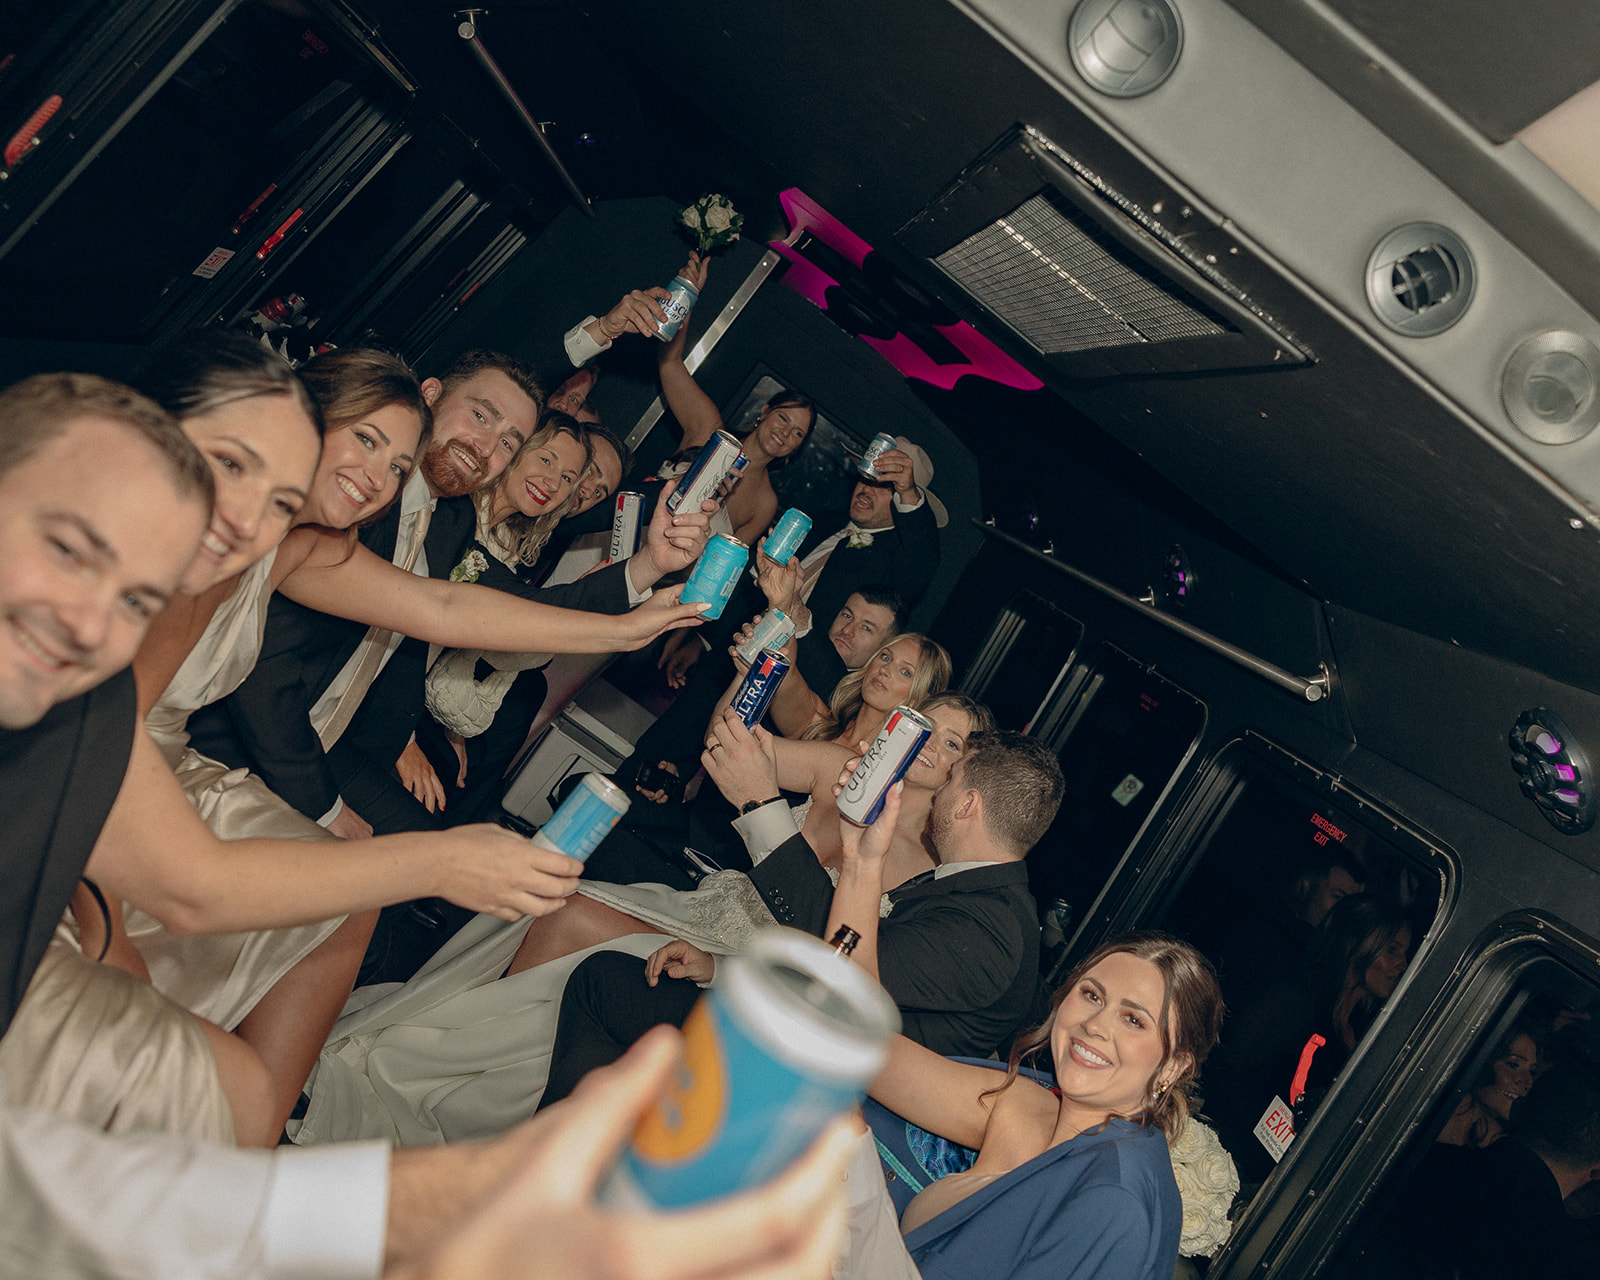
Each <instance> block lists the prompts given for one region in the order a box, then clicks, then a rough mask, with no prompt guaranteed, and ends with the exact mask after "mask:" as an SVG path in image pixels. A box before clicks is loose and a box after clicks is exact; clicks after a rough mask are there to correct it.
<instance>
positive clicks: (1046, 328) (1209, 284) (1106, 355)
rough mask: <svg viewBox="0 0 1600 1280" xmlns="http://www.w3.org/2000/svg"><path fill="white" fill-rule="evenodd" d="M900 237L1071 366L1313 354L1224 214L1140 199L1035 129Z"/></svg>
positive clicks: (1128, 367)
mask: <svg viewBox="0 0 1600 1280" xmlns="http://www.w3.org/2000/svg"><path fill="white" fill-rule="evenodd" d="M1141 177H1142V181H1143V182H1144V183H1145V184H1146V185H1147V184H1148V181H1149V179H1148V175H1141ZM1180 233H1181V234H1180ZM897 239H898V241H899V243H900V244H901V245H902V246H903V247H904V248H906V249H907V250H909V251H911V252H913V253H915V254H917V255H919V256H921V257H923V258H925V259H927V260H928V261H929V262H931V263H932V264H933V265H934V266H935V267H937V268H938V269H939V270H940V271H941V272H942V273H943V274H944V276H945V278H946V279H947V280H949V281H950V282H951V283H953V284H954V285H956V286H958V287H959V288H960V289H961V290H962V291H963V292H964V293H965V294H966V295H967V296H968V297H969V298H971V299H972V300H973V301H975V302H976V303H978V304H979V305H980V306H981V307H982V308H983V309H984V310H985V311H987V312H989V313H990V314H992V315H993V316H995V317H996V318H998V319H999V320H1000V321H1002V322H1003V323H1004V324H1006V325H1007V326H1009V327H1010V328H1011V330H1012V331H1013V332H1014V333H1015V334H1016V335H1017V337H1018V338H1020V339H1021V340H1022V341H1023V342H1024V343H1026V344H1027V345H1028V346H1029V347H1031V348H1032V349H1033V350H1034V351H1035V352H1037V353H1038V354H1039V355H1041V356H1043V357H1045V358H1046V359H1047V360H1048V361H1049V362H1050V363H1051V364H1052V365H1053V366H1055V368H1056V369H1057V370H1058V371H1059V372H1061V373H1063V374H1066V375H1067V376H1070V377H1110V376H1117V375H1120V374H1146V373H1178V372H1194V371H1199V370H1212V369H1244V368H1256V367H1260V366H1263V365H1296V364H1302V363H1304V362H1306V361H1308V360H1309V359H1310V353H1309V352H1308V351H1306V349H1305V348H1304V347H1303V346H1301V345H1300V344H1299V343H1298V342H1296V341H1295V339H1294V338H1293V337H1292V336H1291V335H1290V334H1289V333H1288V332H1287V330H1286V329H1285V328H1284V326H1282V325H1281V324H1279V323H1278V322H1277V321H1276V320H1274V319H1273V318H1272V317H1271V316H1269V315H1267V314H1266V313H1265V312H1264V311H1263V310H1262V309H1261V308H1260V306H1259V305H1257V304H1256V303H1255V302H1254V301H1253V300H1252V298H1251V296H1250V294H1249V291H1248V290H1247V289H1246V288H1245V287H1244V286H1243V285H1242V284H1240V283H1238V282H1237V281H1236V280H1235V279H1233V278H1232V273H1233V272H1234V271H1243V270H1255V271H1259V270H1260V269H1261V267H1260V264H1259V263H1256V262H1255V261H1254V260H1253V259H1251V258H1250V257H1249V256H1248V255H1247V254H1245V253H1244V252H1243V251H1242V250H1241V249H1240V247H1239V246H1238V245H1237V244H1236V243H1235V242H1234V241H1233V240H1232V238H1231V236H1229V235H1228V233H1227V231H1226V230H1225V228H1223V227H1222V226H1221V225H1220V223H1217V222H1212V221H1210V220H1208V219H1207V218H1205V217H1204V216H1202V215H1201V214H1199V213H1198V212H1197V211H1196V210H1194V209H1193V208H1191V207H1190V206H1189V205H1187V204H1185V203H1184V202H1183V201H1181V200H1178V199H1173V200H1172V201H1171V202H1170V204H1169V205H1168V206H1166V207H1165V209H1164V208H1163V204H1162V203H1161V202H1159V201H1158V202H1155V204H1154V206H1153V207H1152V208H1151V209H1149V210H1144V209H1141V208H1139V207H1138V206H1137V205H1136V204H1135V203H1134V202H1133V201H1132V200H1130V199H1128V198H1127V197H1125V196H1123V195H1122V194H1120V193H1119V192H1118V191H1117V190H1116V189H1115V188H1114V187H1113V186H1112V185H1111V184H1110V183H1109V182H1108V181H1107V179H1106V178H1105V177H1104V176H1103V175H1101V174H1097V173H1094V172H1091V171H1090V170H1089V169H1088V168H1087V167H1086V166H1085V165H1083V164H1082V163H1081V162H1079V161H1078V160H1077V159H1075V158H1074V157H1072V156H1070V155H1068V154H1067V153H1066V152H1064V151H1062V150H1061V148H1059V147H1058V146H1056V145H1055V144H1054V143H1053V142H1051V141H1050V140H1049V139H1048V138H1046V137H1044V136H1043V135H1042V134H1040V133H1039V132H1038V131H1037V130H1034V129H1030V128H1020V129H1018V130H1015V131H1013V132H1012V133H1010V134H1008V135H1007V136H1006V137H1005V138H1003V139H1001V141H1000V142H999V143H998V144H996V145H995V146H994V147H991V148H990V149H989V151H987V152H986V153H984V155H983V156H981V157H980V158H979V159H978V160H977V161H976V162H975V163H974V164H972V165H971V166H969V167H968V168H967V169H966V170H965V171H964V172H963V173H962V174H961V175H960V176H959V177H957V178H956V179H955V181H954V182H952V183H951V184H950V185H949V186H948V187H946V188H945V190H944V191H943V192H942V193H940V195H939V197H938V199H936V200H935V201H934V202H933V203H932V204H930V205H929V206H928V207H927V208H925V209H924V210H923V211H922V212H921V213H920V214H918V215H917V216H916V217H915V218H913V219H912V220H911V221H910V222H909V223H907V224H906V225H905V226H904V227H902V228H901V229H900V232H899V235H898V237H897ZM1222 264H1226V266H1227V268H1228V273H1226V274H1225V272H1224V269H1223V265H1222Z"/></svg>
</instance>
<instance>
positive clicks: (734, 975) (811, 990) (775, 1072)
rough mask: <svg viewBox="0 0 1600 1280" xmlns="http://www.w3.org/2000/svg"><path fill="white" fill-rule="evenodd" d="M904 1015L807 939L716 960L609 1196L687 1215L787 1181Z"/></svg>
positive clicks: (793, 937)
mask: <svg viewBox="0 0 1600 1280" xmlns="http://www.w3.org/2000/svg"><path fill="white" fill-rule="evenodd" d="M899 1030H900V1013H899V1011H898V1010H897V1009H896V1008H895V1006H894V1001H892V1000H891V999H890V998H889V995H888V993H887V992H885V991H884V989H883V988H882V987H881V986H879V985H878V983H877V982H875V981H874V980H873V979H872V978H871V977H869V976H868V975H867V973H866V972H865V971H864V970H863V969H861V968H860V967H859V966H858V965H855V964H853V963H852V962H851V961H849V960H847V959H845V957H843V956H841V955H838V954H836V953H835V952H834V950H833V948H831V947H829V946H828V944H827V943H825V942H823V941H822V940H821V939H819V938H813V937H811V936H810V935H809V934H804V933H800V932H799V931H798V930H795V929H766V930H763V931H761V932H760V933H759V934H758V935H757V936H756V940H755V941H754V942H753V943H751V945H750V948H749V950H747V951H746V952H745V953H744V954H742V955H735V956H729V957H727V958H726V959H723V960H719V961H718V969H717V984H716V986H714V987H712V988H711V989H710V990H709V991H707V992H706V994H705V995H704V996H702V997H701V999H700V1002H699V1003H698V1004H697V1005H695V1007H694V1009H693V1011H692V1012H691V1013H690V1014H689V1019H688V1021H687V1022H685V1023H684V1026H683V1062H682V1064H681V1065H680V1066H679V1068H678V1070H677V1072H676V1073H675V1074H674V1076H673V1078H672V1082H671V1083H670V1084H669V1085H668V1086H667V1091H666V1093H665V1094H664V1095H663V1096H662V1098H661V1100H660V1101H659V1102H657V1103H656V1105H655V1106H654V1107H653V1108H651V1109H650V1110H649V1111H647V1112H645V1114H644V1116H643V1117H642V1118H641V1119H640V1121H639V1124H638V1126H637V1127H636V1128H635V1129H634V1131H633V1141H632V1142H631V1143H630V1144H629V1145H628V1147H627V1149H626V1150H625V1151H624V1152H623V1154H622V1159H621V1161H620V1162H619V1163H618V1165H617V1168H616V1171H615V1172H614V1173H613V1174H612V1175H611V1178H610V1179H609V1181H608V1182H607V1183H606V1185H605V1188H604V1190H603V1191H602V1193H601V1198H602V1200H604V1201H605V1202H607V1203H609V1204H612V1205H614V1206H617V1207H619V1208H623V1209H635V1210H637V1209H643V1208H658V1209H677V1208H682V1207H685V1206H688V1205H693V1204H699V1203H701V1202H702V1201H705V1200H712V1199H715V1198H717V1197H719V1196H725V1195H730V1194H732V1193H733V1192H736V1191H742V1190H745V1189H747V1188H749V1187H754V1186H758V1185H760V1184H761V1183H763V1182H766V1181H767V1180H768V1179H770V1178H772V1177H774V1176H775V1175H777V1174H779V1173H781V1172H783V1170H784V1169H785V1168H787V1167H788V1166H789V1165H790V1164H791V1163H792V1162H793V1161H794V1159H795V1158H796V1157H797V1156H799V1155H800V1153H801V1152H803V1151H804V1150H805V1149H806V1148H807V1147H808V1146H809V1145H810V1144H811V1142H812V1141H813V1140H814V1139H815V1138H816V1136H817V1134H818V1133H820V1132H821V1131H822V1130H823V1128H824V1127H825V1126H826V1125H827V1124H828V1122H829V1121H830V1120H832V1119H833V1118H834V1117H835V1116H837V1115H840V1114H841V1113H843V1112H845V1111H848V1110H849V1109H850V1108H851V1107H854V1106H856V1105H857V1104H858V1103H860V1101H861V1099H862V1098H863V1097H864V1096H865V1094H866V1089H867V1085H868V1084H869V1083H871V1081H872V1078H873V1077H874V1076H875V1075H876V1074H877V1073H878V1071H879V1070H880V1069H881V1068H882V1066H883V1063H884V1061H885V1060H886V1059H887V1057H888V1052H889V1041H890V1040H891V1039H892V1038H893V1037H894V1035H895V1034H896V1033H897V1032H898V1031H899Z"/></svg>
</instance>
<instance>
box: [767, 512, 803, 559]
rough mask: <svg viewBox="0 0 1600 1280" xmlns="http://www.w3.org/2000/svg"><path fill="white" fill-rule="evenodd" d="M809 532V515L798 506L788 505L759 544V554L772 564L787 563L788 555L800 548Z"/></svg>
mask: <svg viewBox="0 0 1600 1280" xmlns="http://www.w3.org/2000/svg"><path fill="white" fill-rule="evenodd" d="M810 532H811V517H810V516H808V515H807V514H806V513H805V512H804V511H801V510H800V509H799V508H798V507H790V508H789V509H788V510H787V511H785V512H784V513H783V514H782V515H781V516H779V517H778V523H777V524H775V525H773V526H772V532H771V533H769V534H768V535H767V540H766V541H765V542H764V543H762V545H761V554H762V555H764V556H766V558H767V559H768V560H771V561H772V562H773V563H774V564H788V563H789V557H790V556H792V555H794V553H795V552H796V551H798V550H800V544H801V543H802V542H804V541H805V540H806V534H808V533H810Z"/></svg>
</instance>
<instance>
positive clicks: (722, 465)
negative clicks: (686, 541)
mask: <svg viewBox="0 0 1600 1280" xmlns="http://www.w3.org/2000/svg"><path fill="white" fill-rule="evenodd" d="M749 461H750V459H749V458H747V457H745V456H744V451H743V450H742V449H740V448H739V442H738V441H737V440H735V439H734V438H733V437H732V436H730V435H729V434H728V433H727V432H726V431H716V432H713V433H712V435H711V439H709V440H707V441H706V442H705V444H703V445H701V446H700V452H699V453H697V454H696V455H695V459H694V461H693V462H691V463H690V464H689V469H688V470H687V471H685V472H684V473H683V475H682V476H681V477H680V478H679V480H678V487H677V488H676V489H674V490H673V491H672V492H671V493H670V494H668V495H667V510H668V511H670V512H672V513H673V515H677V513H678V512H679V511H684V510H687V511H689V512H690V513H693V512H696V511H699V510H700V504H701V503H702V502H704V501H705V500H706V499H707V498H714V499H716V501H718V502H721V501H722V500H723V498H724V497H726V496H727V495H726V493H725V492H724V491H723V485H725V484H727V483H728V481H730V480H735V479H737V478H738V476H739V475H740V473H742V472H743V471H744V468H745V464H746V463H748V462H749ZM729 487H730V488H731V487H732V486H731V485H730V486H729Z"/></svg>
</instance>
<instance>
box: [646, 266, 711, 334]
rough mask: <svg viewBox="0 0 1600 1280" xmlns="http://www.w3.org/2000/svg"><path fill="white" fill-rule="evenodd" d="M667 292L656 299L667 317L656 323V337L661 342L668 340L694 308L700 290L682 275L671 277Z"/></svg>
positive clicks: (698, 299) (698, 298)
mask: <svg viewBox="0 0 1600 1280" xmlns="http://www.w3.org/2000/svg"><path fill="white" fill-rule="evenodd" d="M667 294H668V296H667V297H665V298H657V299H656V301H657V302H658V303H660V304H661V309H662V310H663V311H665V312H666V313H667V318H666V319H665V320H663V321H662V322H661V323H660V324H658V325H656V337H658V338H660V339H661V341H663V342H668V341H670V340H671V339H672V337H673V335H674V334H676V333H677V332H678V330H679V329H681V328H682V327H683V322H684V321H685V320H687V319H688V318H689V313H690V312H691V311H693V310H694V304H695V303H697V302H699V301H700V290H698V289H696V288H695V287H694V286H693V285H692V284H690V283H689V282H688V281H687V280H685V279H684V278H683V277H682V276H673V277H672V283H671V284H669V285H668V286H667Z"/></svg>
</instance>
